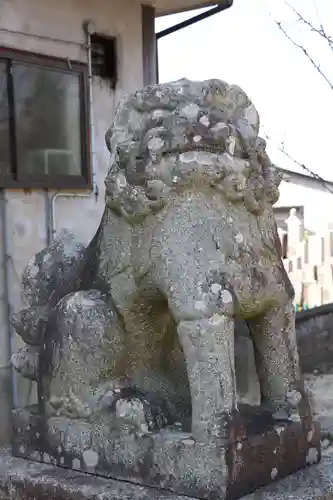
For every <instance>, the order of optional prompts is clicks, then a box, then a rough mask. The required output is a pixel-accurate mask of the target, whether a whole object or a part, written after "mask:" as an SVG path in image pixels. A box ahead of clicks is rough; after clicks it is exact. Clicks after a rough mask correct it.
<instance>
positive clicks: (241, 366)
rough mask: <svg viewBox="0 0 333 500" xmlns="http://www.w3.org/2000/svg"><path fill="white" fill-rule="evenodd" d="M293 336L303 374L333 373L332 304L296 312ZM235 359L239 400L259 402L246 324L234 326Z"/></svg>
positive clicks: (251, 347) (240, 323)
mask: <svg viewBox="0 0 333 500" xmlns="http://www.w3.org/2000/svg"><path fill="white" fill-rule="evenodd" d="M296 335H297V342H298V349H299V355H300V364H301V368H302V371H303V373H304V374H306V375H310V374H311V375H312V374H313V375H314V376H317V375H318V376H319V375H326V374H330V373H332V372H333V304H326V305H323V306H320V307H315V308H313V309H310V310H308V311H301V312H298V313H296ZM235 356H236V371H237V385H238V392H239V395H240V399H241V400H242V401H244V402H249V403H250V402H252V403H256V402H258V401H259V387H258V382H257V375H256V371H255V366H254V351H253V345H252V341H251V340H250V337H249V332H248V328H247V325H246V323H245V322H239V323H238V324H237V326H236V349H235ZM312 385H313V384H312ZM314 392H316V391H314ZM314 397H316V394H314Z"/></svg>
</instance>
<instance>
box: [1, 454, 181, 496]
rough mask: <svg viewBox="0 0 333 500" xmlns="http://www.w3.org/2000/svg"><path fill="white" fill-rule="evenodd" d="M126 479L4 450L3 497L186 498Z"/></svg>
mask: <svg viewBox="0 0 333 500" xmlns="http://www.w3.org/2000/svg"><path fill="white" fill-rule="evenodd" d="M185 498H186V497H182V496H178V495H175V494H172V493H168V492H163V491H158V490H156V489H154V488H145V487H142V486H138V485H132V484H130V483H124V482H123V481H115V480H112V479H104V478H101V477H97V476H95V477H92V476H91V475H89V474H83V473H80V472H77V471H71V470H65V469H59V468H57V467H55V466H54V465H51V464H46V463H37V462H32V461H28V460H22V459H20V458H14V457H12V456H11V453H10V451H9V450H8V449H0V499H1V500H49V499H52V500H92V499H98V500H185Z"/></svg>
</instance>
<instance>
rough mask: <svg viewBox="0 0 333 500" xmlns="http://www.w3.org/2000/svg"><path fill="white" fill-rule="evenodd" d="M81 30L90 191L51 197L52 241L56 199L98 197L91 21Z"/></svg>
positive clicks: (87, 21)
mask: <svg viewBox="0 0 333 500" xmlns="http://www.w3.org/2000/svg"><path fill="white" fill-rule="evenodd" d="M83 29H84V32H85V35H86V48H87V59H88V93H89V125H90V127H89V128H90V167H91V189H90V191H89V192H88V193H80V194H73V193H68V192H58V193H55V194H54V195H53V196H52V197H51V201H50V206H49V217H48V219H49V222H50V226H51V234H52V239H54V237H55V236H56V213H55V202H56V201H57V199H58V198H90V197H91V196H95V197H96V200H97V197H98V185H97V179H96V175H97V173H96V171H97V166H96V150H95V121H94V109H93V103H94V100H93V74H92V59H91V35H92V34H93V33H94V31H95V29H94V24H93V22H92V21H89V20H86V21H84V23H83Z"/></svg>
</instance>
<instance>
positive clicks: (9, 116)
mask: <svg viewBox="0 0 333 500" xmlns="http://www.w3.org/2000/svg"><path fill="white" fill-rule="evenodd" d="M86 94H87V86H86V73H85V65H82V64H79V63H72V62H68V61H63V60H58V59H53V58H48V57H45V56H44V57H40V56H37V55H33V54H26V53H19V52H10V51H8V50H5V49H0V169H1V172H0V182H1V184H0V187H9V188H11V187H12V188H15V187H19V188H27V189H29V188H33V187H36V188H49V189H66V188H87V187H88V185H89V182H88V179H89V167H88V159H89V154H88V127H87V123H88V114H87V105H86V102H87V99H86Z"/></svg>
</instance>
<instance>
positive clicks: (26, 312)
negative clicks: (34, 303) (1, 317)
mask: <svg viewBox="0 0 333 500" xmlns="http://www.w3.org/2000/svg"><path fill="white" fill-rule="evenodd" d="M47 321H48V313H47V310H46V307H29V308H28V309H22V310H21V311H20V312H18V313H16V314H12V315H11V317H10V322H11V325H12V326H13V328H14V329H15V331H16V333H17V334H18V335H19V336H20V337H21V339H22V340H23V341H24V342H25V343H26V344H29V345H34V346H36V345H40V344H41V342H42V340H43V337H44V334H45V331H46V326H47Z"/></svg>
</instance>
